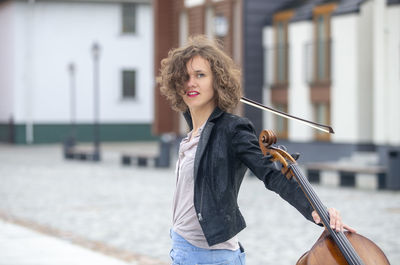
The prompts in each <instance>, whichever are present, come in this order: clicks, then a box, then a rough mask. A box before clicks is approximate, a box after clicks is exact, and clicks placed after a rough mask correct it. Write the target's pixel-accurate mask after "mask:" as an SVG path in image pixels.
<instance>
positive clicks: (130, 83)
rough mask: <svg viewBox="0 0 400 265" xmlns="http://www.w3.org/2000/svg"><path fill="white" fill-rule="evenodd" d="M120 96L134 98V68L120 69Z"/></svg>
mask: <svg viewBox="0 0 400 265" xmlns="http://www.w3.org/2000/svg"><path fill="white" fill-rule="evenodd" d="M122 98H124V99H134V98H136V71H134V70H123V71H122Z"/></svg>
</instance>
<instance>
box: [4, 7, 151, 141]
mask: <svg viewBox="0 0 400 265" xmlns="http://www.w3.org/2000/svg"><path fill="white" fill-rule="evenodd" d="M123 2H124V3H122V1H112V0H109V1H106V0H102V1H90V0H85V1H72V0H63V1H62V0H58V1H56V0H53V1H52V0H36V1H35V0H28V1H11V0H10V1H0V36H1V42H0V69H1V70H0V141H1V140H3V141H4V140H6V141H7V140H10V139H11V140H13V141H14V142H16V143H43V142H57V141H61V140H63V139H64V138H65V137H66V136H67V135H68V134H69V133H70V129H71V126H70V124H71V123H75V124H76V129H77V136H78V140H90V139H92V131H93V130H92V128H93V127H92V125H93V123H94V121H95V119H97V120H98V122H99V124H100V132H101V133H100V135H101V139H102V140H106V141H107V140H108V141H123V140H146V139H151V138H152V136H151V124H152V122H153V116H154V115H153V89H154V74H153V73H154V70H153V14H152V7H151V1H150V0H136V1H135V0H129V1H126V0H125V1H123ZM95 43H97V44H98V45H99V48H100V49H99V59H98V64H96V63H95V60H94V54H93V50H92V49H93V45H94V44H95ZM96 69H97V70H96ZM96 71H98V74H96ZM96 82H97V84H98V85H96ZM96 90H97V91H98V95H99V97H98V98H99V101H98V104H99V105H98V111H96V109H95V103H94V102H96V101H95V98H96V96H95V95H96V92H95V91H96ZM96 115H97V116H96ZM96 117H98V118H96ZM10 124H11V125H10Z"/></svg>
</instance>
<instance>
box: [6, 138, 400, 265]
mask: <svg viewBox="0 0 400 265" xmlns="http://www.w3.org/2000/svg"><path fill="white" fill-rule="evenodd" d="M143 150H145V151H146V152H150V153H151V152H156V146H155V145H154V144H144V143H141V144H129V145H126V144H122V145H118V144H112V145H111V144H109V145H103V151H104V152H103V155H104V159H103V161H102V162H99V163H94V162H89V161H86V162H82V161H65V160H64V159H63V158H62V150H61V146H57V145H44V146H8V145H0V218H1V219H3V220H7V221H9V222H14V223H17V224H20V225H23V226H28V227H30V228H33V229H36V230H42V231H45V232H46V233H48V234H53V235H55V236H58V237H61V238H64V239H65V240H70V241H73V242H74V243H77V244H81V245H85V246H88V247H90V248H94V249H96V248H97V250H99V251H102V252H105V253H107V252H109V253H110V255H114V256H120V258H122V259H125V260H131V261H132V263H133V262H135V264H143V265H145V264H160V265H161V264H168V262H169V256H168V253H169V248H170V238H169V228H170V225H171V203H172V194H173V189H174V172H173V170H172V168H171V169H154V168H137V167H132V166H128V167H126V166H125V167H124V166H122V165H121V164H120V162H119V161H120V154H121V152H130V153H135V152H139V151H140V152H142V151H143ZM315 190H316V192H317V193H318V194H319V196H320V198H321V200H322V201H323V202H325V204H326V205H329V206H334V207H336V208H338V209H339V210H340V211H341V214H342V216H343V219H344V220H345V222H346V223H348V224H350V225H352V226H353V227H355V228H356V229H357V230H358V232H359V233H361V234H363V235H364V236H366V237H368V238H370V239H371V240H373V241H374V242H375V243H376V244H377V245H379V246H380V247H381V248H382V250H383V251H384V252H385V253H386V255H387V256H388V259H389V261H390V262H391V264H394V265H395V264H400V239H399V237H400V192H394V191H373V190H356V189H352V188H332V187H331V188H329V187H322V186H315ZM239 205H240V207H241V211H242V213H243V215H244V217H245V219H246V221H247V226H248V227H247V228H246V229H245V230H244V231H242V232H241V233H240V234H239V239H240V240H241V242H242V244H243V245H244V247H245V249H246V251H247V264H248V265H260V264H274V265H280V264H281V265H288V264H295V262H296V261H297V259H298V258H299V257H300V256H301V255H302V254H303V253H304V252H305V251H307V250H308V249H309V248H310V247H311V246H312V244H313V243H314V242H315V240H316V239H317V238H318V237H319V235H320V233H322V228H320V227H318V226H316V225H314V224H312V223H310V222H308V221H306V220H305V219H304V218H303V217H302V216H301V215H300V214H299V213H298V212H297V211H296V210H295V209H294V208H292V207H291V206H290V205H288V204H287V203H286V202H284V201H283V200H282V199H280V198H279V197H278V196H276V195H275V194H274V193H272V192H269V191H266V190H265V188H264V186H263V183H262V182H260V181H259V180H257V179H256V178H254V177H246V178H245V181H244V183H243V185H242V190H241V193H240V195H239ZM22 254H23V253H21V255H22ZM127 256H129V258H126V257H127Z"/></svg>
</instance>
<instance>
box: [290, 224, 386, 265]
mask: <svg viewBox="0 0 400 265" xmlns="http://www.w3.org/2000/svg"><path fill="white" fill-rule="evenodd" d="M344 234H345V235H346V237H347V239H348V240H349V241H350V243H351V245H352V246H353V248H354V249H355V251H356V252H357V254H358V255H359V256H360V258H361V259H362V261H363V262H364V264H365V265H386V264H390V263H389V261H388V259H387V258H386V256H385V254H384V253H383V251H382V250H381V249H380V248H379V247H378V246H377V245H376V244H375V243H374V242H372V241H371V240H369V239H368V238H366V237H364V236H362V235H360V234H357V233H350V232H348V231H346V232H344ZM321 264H323V265H347V264H348V262H347V261H346V259H345V258H344V256H343V255H342V253H341V251H340V249H339V248H338V247H337V245H336V243H335V242H334V240H333V238H332V236H331V235H330V234H329V232H328V231H327V230H325V231H324V232H323V233H322V235H321V236H320V237H319V238H318V240H317V242H315V244H314V245H313V246H312V248H311V249H310V250H309V251H307V252H306V253H304V254H303V255H302V256H301V257H300V258H299V260H298V261H297V263H296V265H321Z"/></svg>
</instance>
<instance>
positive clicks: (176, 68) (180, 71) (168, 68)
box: [157, 35, 242, 112]
mask: <svg viewBox="0 0 400 265" xmlns="http://www.w3.org/2000/svg"><path fill="white" fill-rule="evenodd" d="M195 56H200V57H202V58H203V59H205V60H207V61H208V63H209V64H210V68H211V72H212V74H213V87H214V91H215V99H216V105H217V106H218V107H219V108H220V109H222V110H224V111H231V110H233V109H234V108H235V107H236V105H237V104H238V102H239V101H240V97H241V95H242V92H241V90H242V89H241V83H240V82H241V77H240V75H241V73H240V70H239V68H238V67H237V66H236V64H235V63H234V62H233V60H232V59H231V58H230V57H229V56H228V55H226V54H225V53H224V52H223V51H222V49H221V47H220V44H218V43H217V42H215V41H212V40H210V39H208V38H207V37H205V36H202V35H198V36H194V37H191V38H189V40H188V42H187V43H186V45H184V46H182V47H180V48H176V49H173V50H171V51H169V53H168V57H167V58H165V59H163V60H162V61H161V69H160V75H159V76H158V77H157V82H158V83H159V84H160V90H161V93H162V94H163V95H164V96H165V97H166V98H167V99H168V100H169V101H170V103H171V106H172V108H173V109H174V110H176V111H182V112H184V111H186V110H187V109H188V106H187V105H186V104H185V102H184V101H183V98H182V94H181V93H180V92H181V91H182V90H184V85H185V82H187V81H188V79H189V74H188V72H187V69H186V63H187V62H188V61H190V60H191V59H192V58H193V57H195Z"/></svg>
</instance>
